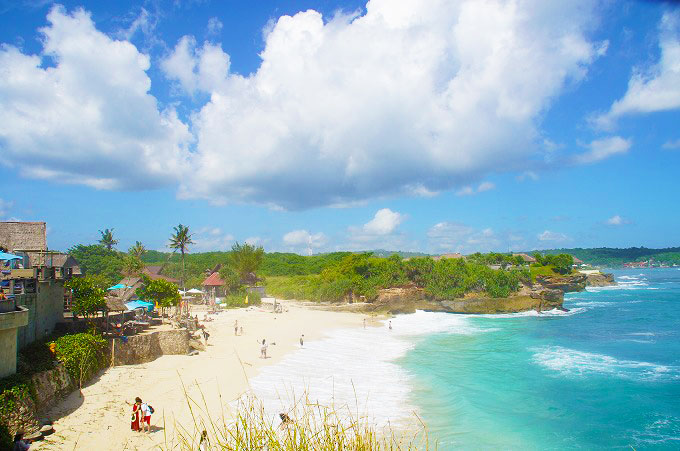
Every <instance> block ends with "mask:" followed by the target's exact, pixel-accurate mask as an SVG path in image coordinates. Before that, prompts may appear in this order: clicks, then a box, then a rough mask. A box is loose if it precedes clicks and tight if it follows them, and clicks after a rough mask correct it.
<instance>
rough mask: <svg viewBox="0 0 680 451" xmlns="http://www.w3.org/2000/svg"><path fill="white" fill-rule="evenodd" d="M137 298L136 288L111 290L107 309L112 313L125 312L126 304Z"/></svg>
mask: <svg viewBox="0 0 680 451" xmlns="http://www.w3.org/2000/svg"><path fill="white" fill-rule="evenodd" d="M136 298H137V296H136V293H135V289H134V288H121V289H118V290H111V291H109V293H108V294H107V295H106V308H107V310H109V311H110V312H124V311H126V310H127V307H125V304H126V303H128V302H130V301H132V300H133V299H136Z"/></svg>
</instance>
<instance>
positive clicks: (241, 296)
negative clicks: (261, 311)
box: [224, 290, 262, 308]
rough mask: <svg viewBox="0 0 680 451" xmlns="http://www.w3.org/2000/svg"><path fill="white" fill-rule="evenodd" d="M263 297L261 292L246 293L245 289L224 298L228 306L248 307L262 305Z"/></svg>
mask: <svg viewBox="0 0 680 451" xmlns="http://www.w3.org/2000/svg"><path fill="white" fill-rule="evenodd" d="M246 296H248V303H247V304H246ZM261 302H262V298H261V296H260V294H259V293H246V291H245V290H239V291H238V292H236V293H232V294H230V295H228V296H226V297H225V298H224V304H225V305H226V306H227V307H228V308H238V307H248V306H249V305H260V303H261Z"/></svg>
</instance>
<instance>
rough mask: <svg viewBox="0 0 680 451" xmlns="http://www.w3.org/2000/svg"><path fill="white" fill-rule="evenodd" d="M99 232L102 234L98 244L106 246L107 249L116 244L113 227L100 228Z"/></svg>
mask: <svg viewBox="0 0 680 451" xmlns="http://www.w3.org/2000/svg"><path fill="white" fill-rule="evenodd" d="M99 233H100V234H101V236H102V237H101V239H100V240H99V244H101V245H102V246H104V247H106V248H107V249H108V250H111V248H112V247H113V246H115V245H116V244H118V240H116V239H114V238H113V229H104V230H103V231H102V230H100V231H99Z"/></svg>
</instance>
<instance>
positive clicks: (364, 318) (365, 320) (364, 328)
mask: <svg viewBox="0 0 680 451" xmlns="http://www.w3.org/2000/svg"><path fill="white" fill-rule="evenodd" d="M364 329H366V318H364Z"/></svg>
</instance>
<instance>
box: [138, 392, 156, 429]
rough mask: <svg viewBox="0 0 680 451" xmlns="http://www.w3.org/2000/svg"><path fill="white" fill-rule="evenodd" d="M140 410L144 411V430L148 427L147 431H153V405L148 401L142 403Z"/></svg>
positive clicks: (142, 422) (142, 423)
mask: <svg viewBox="0 0 680 451" xmlns="http://www.w3.org/2000/svg"><path fill="white" fill-rule="evenodd" d="M137 399H139V398H137ZM140 401H141V400H140ZM140 410H141V411H142V421H141V425H142V431H143V430H144V428H145V427H146V433H147V434H148V433H150V432H151V414H152V413H153V407H151V406H150V405H149V404H148V403H142V405H141V408H140Z"/></svg>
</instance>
